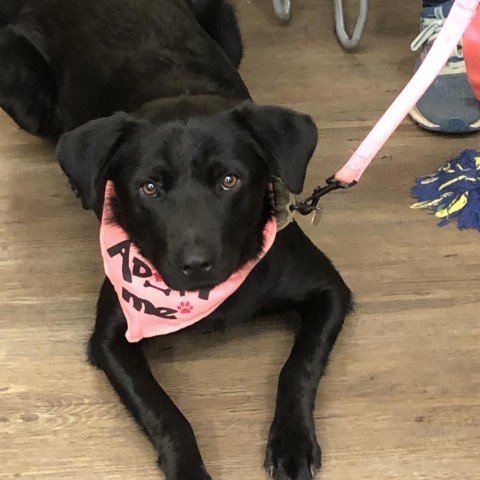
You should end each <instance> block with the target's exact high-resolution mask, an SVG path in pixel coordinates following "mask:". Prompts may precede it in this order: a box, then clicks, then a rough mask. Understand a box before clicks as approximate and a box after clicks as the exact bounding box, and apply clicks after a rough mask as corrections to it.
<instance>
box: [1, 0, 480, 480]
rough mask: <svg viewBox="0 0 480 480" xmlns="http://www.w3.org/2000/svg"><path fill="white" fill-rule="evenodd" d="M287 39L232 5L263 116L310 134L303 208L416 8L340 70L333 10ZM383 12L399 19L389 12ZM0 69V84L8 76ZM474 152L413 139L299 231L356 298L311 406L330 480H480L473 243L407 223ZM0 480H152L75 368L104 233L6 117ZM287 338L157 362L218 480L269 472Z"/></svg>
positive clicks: (229, 342) (260, 327)
mask: <svg viewBox="0 0 480 480" xmlns="http://www.w3.org/2000/svg"><path fill="white" fill-rule="evenodd" d="M293 3H294V14H293V21H292V22H291V24H290V25H289V26H287V27H283V26H280V25H279V24H278V23H277V22H276V20H275V18H274V17H273V13H272V9H271V6H270V2H269V1H268V0H264V1H263V0H262V1H259V0H257V1H255V2H253V1H250V0H240V1H239V2H238V11H239V16H240V20H241V25H242V28H243V32H244V39H245V43H246V56H245V62H244V64H243V68H242V70H243V74H244V77H245V79H246V81H247V84H248V85H249V86H250V88H251V91H252V94H253V95H254V97H255V99H256V100H257V101H258V102H262V103H276V104H282V105H288V106H291V107H294V108H297V109H299V110H302V111H305V112H308V113H310V114H312V115H313V116H314V117H315V120H316V121H317V122H318V126H319V128H320V132H321V137H320V143H319V146H318V149H317V151H316V154H315V157H314V161H313V163H312V164H311V167H310V170H309V175H308V181H307V191H309V190H310V188H312V187H313V186H315V185H317V184H318V183H319V182H321V181H322V180H323V179H324V178H325V177H327V176H329V175H330V174H332V173H333V172H334V171H335V169H337V168H338V167H339V166H340V165H341V164H342V162H343V161H344V160H345V158H346V156H347V153H348V151H349V150H350V149H352V148H355V146H357V145H358V144H359V141H360V140H361V139H362V138H363V137H364V136H365V135H366V133H367V132H368V130H369V128H370V127H371V126H372V124H373V123H374V121H375V120H376V119H377V117H378V116H379V115H380V114H381V113H382V111H383V110H384V109H385V108H386V107H387V106H388V104H389V102H390V101H391V100H392V99H393V98H394V97H395V95H396V93H397V92H398V90H399V89H400V88H401V87H402V86H403V85H404V83H405V82H406V81H407V80H408V78H409V75H410V71H411V68H412V66H413V63H414V61H415V55H414V54H412V53H411V52H410V51H409V44H410V41H411V40H412V38H413V37H414V36H415V35H416V32H417V29H418V21H417V20H418V8H419V4H420V1H419V0H418V1H417V0H405V1H403V2H401V5H399V4H398V3H399V2H384V1H382V0H373V1H372V7H371V15H370V18H369V22H368V27H367V33H366V35H365V38H364V41H363V44H362V48H361V49H360V50H359V51H358V52H357V53H355V54H351V53H350V54H347V53H344V52H343V51H342V50H341V49H340V48H339V46H338V45H337V43H336V42H335V38H334V35H333V33H332V2H331V1H330V0H294V2H293ZM392 4H393V5H392ZM0 69H1V66H0ZM469 147H478V138H476V137H475V136H473V137H472V136H470V137H456V138H453V137H446V136H443V137H442V136H437V135H431V134H428V133H425V132H423V131H421V130H420V129H418V128H417V127H416V126H414V125H413V124H412V123H410V121H408V120H407V121H405V122H404V123H403V125H402V126H401V127H400V128H399V129H398V131H397V132H396V134H395V135H394V136H393V138H392V139H391V140H390V141H389V143H388V145H387V146H386V147H385V148H384V149H383V150H382V152H381V154H380V155H379V157H378V159H377V160H376V162H375V163H374V164H373V166H372V167H371V168H370V170H369V171H368V173H367V174H366V176H365V179H364V180H363V181H362V183H361V184H360V185H359V186H357V187H356V188H355V189H353V190H350V191H348V192H340V193H335V194H332V195H331V196H329V197H328V198H326V199H325V201H324V206H325V213H324V217H323V220H322V222H321V224H320V225H319V226H318V227H312V226H310V225H309V223H308V222H307V221H303V220H302V221H301V223H302V224H303V225H304V226H305V229H306V231H307V232H308V234H309V235H310V236H311V237H312V238H313V239H314V240H315V242H316V244H317V245H319V246H320V247H321V248H322V249H324V251H325V252H326V253H327V254H328V255H329V256H330V257H331V258H332V259H333V260H334V262H335V263H336V265H337V266H338V268H339V269H340V271H341V272H342V274H343V275H344V277H345V278H346V280H347V282H348V283H349V285H350V286H351V287H352V289H353V290H354V292H355V295H356V300H357V311H356V313H355V315H353V316H352V317H351V318H350V320H349V322H348V323H347V325H346V327H345V329H344V331H343V333H342V335H341V338H340V340H339V343H338V344H337V348H336V350H335V352H334V355H333V358H332V362H331V365H330V368H329V370H328V374H327V376H326V377H325V378H324V380H323V382H322V386H321V389H320V392H319V396H318V402H317V409H316V420H317V430H318V436H319V440H320V442H321V445H322V448H323V453H324V466H323V472H322V475H320V477H321V478H322V479H325V480H334V479H335V480H367V479H368V480H389V479H398V480H405V479H415V480H417V479H418V480H479V479H480V319H479V313H478V312H479V306H480V274H479V267H480V236H479V233H478V232H459V231H458V230H457V229H456V228H455V227H454V226H449V227H447V228H443V229H440V228H437V227H436V226H435V223H436V222H435V220H434V218H432V217H431V216H429V215H428V214H426V213H425V212H418V211H412V210H410V209H409V204H410V203H411V199H410V197H409V188H410V186H411V184H412V182H413V179H414V177H415V176H417V175H421V174H425V173H429V172H432V171H433V170H435V169H436V167H437V166H439V165H440V164H441V163H443V162H444V161H446V160H447V159H449V158H450V157H451V156H453V155H455V154H456V153H458V152H459V151H460V150H462V149H464V148H469ZM0 171H1V172H2V173H1V175H0V267H1V277H2V289H1V291H0V302H1V305H2V307H1V310H0V312H1V313H0V329H1V330H0V332H1V336H0V372H1V373H0V465H1V467H0V479H2V480H3V479H39V480H47V479H48V480H54V479H68V480H73V479H75V480H78V479H82V480H83V479H86V480H90V479H92V480H96V479H99V480H113V479H115V480H116V479H119V480H120V479H122V480H131V479H142V480H145V479H154V478H162V477H161V475H159V472H158V471H157V469H156V467H155V463H154V462H155V454H154V451H153V449H152V448H151V447H150V445H149V443H148V442H147V440H145V438H144V437H143V436H142V435H141V434H140V433H139V431H138V429H137V427H136V425H135V424H134V422H133V421H132V420H131V419H130V418H129V417H128V415H127V414H126V412H125V410H124V408H123V407H122V406H121V405H120V404H119V402H118V401H117V398H116V396H115V394H114V393H113V392H112V389H111V388H110V386H109V385H108V384H107V382H106V380H105V378H104V376H103V374H101V373H100V372H97V371H95V370H94V369H93V368H91V367H90V366H89V365H88V364H87V362H86V359H85V342H86V340H87V338H88V335H89V332H90V330H91V328H92V324H93V315H94V307H95V301H96V296H97V291H98V288H99V285H100V282H101V279H102V268H101V262H100V255H99V250H98V245H97V230H98V226H97V223H96V220H95V219H94V218H93V215H92V214H89V213H86V212H83V211H82V210H81V208H80V205H79V204H78V202H77V201H76V200H75V199H74V198H73V195H72V194H71V191H70V189H69V187H68V185H67V181H66V180H65V178H64V177H63V175H62V173H61V172H60V169H59V168H58V166H57V165H56V164H55V161H54V159H53V156H52V149H51V147H50V146H49V145H47V144H46V143H44V142H43V141H40V140H38V139H34V138H32V137H30V136H28V135H26V134H25V133H23V132H21V131H19V130H18V129H17V128H16V127H15V126H14V125H13V124H12V122H11V121H10V120H9V119H8V118H7V117H6V116H5V115H0ZM290 345H291V332H290V330H289V329H288V328H287V327H286V325H285V324H284V323H283V322H281V321H272V320H262V321H259V322H257V323H255V324H251V325H246V326H243V327H241V328H238V329H237V330H234V331H231V332H228V333H227V334H225V335H221V334H214V335H203V336H202V335H193V334H190V333H187V334H181V335H180V336H179V337H176V338H175V341H174V342H172V341H171V340H170V339H166V340H164V341H162V342H159V345H158V350H156V351H154V352H152V357H153V360H152V362H153V365H154V370H155V373H156V375H157V376H158V378H159V379H161V383H162V385H163V386H164V387H165V388H166V390H167V391H168V392H169V393H170V394H171V395H172V397H173V398H174V399H175V401H176V402H177V404H178V405H179V406H180V408H181V409H182V410H183V411H184V412H185V413H186V415H187V416H188V418H189V419H190V420H191V422H192V424H193V426H194V428H195V430H196V432H197V436H198V440H199V443H200V446H201V449H202V452H203V455H204V458H205V461H206V464H207V466H208V469H209V471H210V473H211V475H212V477H213V479H214V480H257V479H263V478H266V477H265V474H264V472H263V470H262V468H261V465H262V462H263V453H264V448H265V440H266V435H267V429H268V426H269V422H270V420H271V417H272V413H273V406H274V392H275V386H276V379H277V374H278V372H279V370H280V367H281V365H282V363H283V361H284V359H285V358H286V356H287V354H288V351H289V348H290Z"/></svg>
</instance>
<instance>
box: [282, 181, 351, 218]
mask: <svg viewBox="0 0 480 480" xmlns="http://www.w3.org/2000/svg"><path fill="white" fill-rule="evenodd" d="M325 182H326V183H327V184H326V185H325V186H323V187H320V186H318V187H316V188H315V189H314V190H313V193H312V194H311V195H310V196H309V197H307V198H306V199H305V200H302V201H301V202H296V203H295V204H294V205H291V206H290V210H292V211H296V212H298V213H300V214H301V215H309V214H310V213H312V212H313V211H315V213H317V211H318V210H320V209H321V207H318V206H317V205H318V202H319V201H320V198H322V197H323V196H324V195H326V194H327V193H330V192H333V191H334V190H339V189H347V188H351V187H353V186H354V185H356V184H357V182H356V180H354V181H353V182H352V183H343V182H341V181H340V180H337V179H336V178H335V175H332V176H331V177H328V178H327V179H326V180H325Z"/></svg>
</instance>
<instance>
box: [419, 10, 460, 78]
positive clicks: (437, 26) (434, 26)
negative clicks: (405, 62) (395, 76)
mask: <svg viewBox="0 0 480 480" xmlns="http://www.w3.org/2000/svg"><path fill="white" fill-rule="evenodd" d="M444 22H445V19H444V18H423V19H422V26H423V27H424V28H422V31H421V32H420V33H419V34H418V35H417V37H416V38H415V39H414V40H413V42H412V43H411V45H410V48H411V50H412V51H413V52H416V51H417V50H420V49H421V48H422V47H423V46H424V45H425V44H427V43H433V42H434V41H435V40H436V38H437V37H438V34H439V33H440V30H441V29H442V26H443V24H444ZM452 57H453V58H451V59H450V60H449V62H448V63H447V65H446V66H445V67H446V68H448V69H450V70H460V69H464V68H465V64H464V60H463V47H462V43H461V42H460V43H459V44H458V45H457V48H456V49H455V51H454V53H453V55H452Z"/></svg>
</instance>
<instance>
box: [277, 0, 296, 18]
mask: <svg viewBox="0 0 480 480" xmlns="http://www.w3.org/2000/svg"><path fill="white" fill-rule="evenodd" d="M273 9H274V10H275V15H276V16H277V17H278V18H279V19H280V20H281V21H282V22H283V23H287V22H288V21H289V20H290V15H291V10H292V4H291V1H290V0H273Z"/></svg>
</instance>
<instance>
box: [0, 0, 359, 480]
mask: <svg viewBox="0 0 480 480" xmlns="http://www.w3.org/2000/svg"><path fill="white" fill-rule="evenodd" d="M4 1H5V0H4ZM187 2H188V3H184V1H183V0H130V1H129V2H124V1H120V0H68V1H65V0H28V1H27V2H26V4H25V6H24V8H23V10H22V11H21V12H20V14H19V15H18V17H16V14H17V13H18V2H13V1H6V4H5V5H4V6H3V7H2V8H3V9H2V10H0V15H2V14H3V16H0V19H1V18H3V19H4V23H7V20H8V21H9V22H10V23H13V25H12V24H10V25H8V26H4V27H3V28H2V29H0V65H1V68H2V76H1V78H0V105H1V106H2V107H3V108H4V109H5V110H6V111H7V113H9V114H10V115H11V116H12V118H13V119H14V120H15V121H16V122H17V123H18V124H19V125H20V126H21V127H22V128H24V129H25V130H27V131H29V132H31V133H33V134H37V135H41V136H44V137H48V138H51V139H53V140H54V141H57V140H59V142H58V146H57V154H58V158H59V161H60V165H61V167H62V168H63V170H64V171H65V173H66V174H67V176H68V177H69V179H70V181H71V183H72V186H73V188H74V189H75V190H76V192H77V194H78V195H79V196H80V197H81V199H82V202H83V205H84V207H85V208H91V209H94V210H95V211H96V213H97V215H100V214H101V211H102V202H103V195H104V189H105V184H106V181H107V180H111V181H113V183H114V185H115V190H116V194H117V197H116V199H115V203H114V219H113V221H116V222H117V223H119V224H120V225H121V226H122V227H123V228H124V229H125V230H126V231H127V232H128V233H129V235H130V238H131V239H132V241H133V242H135V244H136V245H137V246H138V247H139V249H140V251H141V252H142V254H143V255H144V256H145V257H146V258H148V259H149V261H150V262H151V263H152V264H153V265H154V266H155V267H156V269H157V270H158V271H159V272H160V273H161V275H162V277H163V278H164V280H165V281H166V283H167V284H168V285H169V287H171V288H174V289H177V290H204V289H209V288H212V287H214V286H215V285H218V284H219V283H221V282H222V281H224V280H225V279H226V278H227V277H229V276H230V274H231V273H232V272H234V271H236V270H237V269H238V268H240V267H241V266H242V265H243V264H245V263H246V262H247V261H249V260H251V259H253V258H255V257H256V256H257V255H258V253H259V252H260V250H261V248H262V245H263V235H262V232H263V228H264V226H265V224H266V222H267V221H268V220H269V218H270V217H271V215H272V208H271V204H270V196H269V194H268V187H267V186H268V184H269V180H270V178H271V176H276V177H280V178H281V179H282V180H283V182H284V184H285V185H287V186H288V187H289V189H290V190H292V191H293V192H297V193H298V192H300V191H301V190H302V188H303V183H304V178H305V172H306V168H307V165H308V162H309V160H310V158H311V156H312V154H313V151H314V149H315V146H316V143H317V130H316V127H315V125H314V123H313V121H312V120H311V118H310V117H308V116H307V115H302V114H300V113H297V112H294V111H292V110H289V109H285V108H280V107H270V106H257V105H255V104H254V103H253V102H252V101H251V99H250V96H249V93H248V90H247V88H246V87H245V85H244V83H243V81H242V79H241V77H240V76H239V74H238V71H237V67H238V65H239V64H240V61H241V56H242V44H241V39H240V33H239V29H238V25H237V21H236V18H235V14H234V12H233V9H232V7H231V6H229V5H228V4H226V3H225V2H224V1H223V0H187ZM7 11H8V12H9V13H8V16H7ZM5 19H7V20H5ZM12 19H13V20H12ZM106 19H108V21H106ZM228 175H229V176H232V175H234V176H236V177H238V179H239V182H238V183H237V184H236V186H235V187H234V188H232V189H231V190H225V189H223V188H222V186H221V182H222V179H224V178H225V176H228ZM145 182H151V183H153V184H154V185H155V187H156V188H157V190H158V192H157V194H156V195H155V196H153V197H146V196H145V195H144V194H142V193H141V191H142V190H141V188H142V185H143V184H144V183H145ZM205 266H208V268H206V267H205ZM204 267H205V268H204ZM350 308H351V295H350V291H349V289H348V287H347V286H346V285H345V283H344V282H343V280H342V279H341V277H340V275H339V274H338V273H337V271H336V270H335V268H334V267H333V266H332V264H331V263H330V261H329V260H328V259H327V258H326V257H325V256H324V255H323V254H322V253H321V252H320V251H319V250H318V249H317V248H316V247H315V246H314V245H313V244H312V243H311V242H310V240H309V239H308V238H307V237H306V236H305V235H304V233H303V232H302V231H301V230H300V228H299V227H298V226H297V225H296V223H292V224H290V225H289V226H288V227H286V228H285V229H284V230H282V231H281V232H279V234H278V235H277V238H276V240H275V243H274V245H273V247H272V249H271V250H270V251H269V252H268V254H267V255H266V256H265V257H264V258H263V259H262V260H261V261H260V262H259V263H258V265H257V266H256V267H255V268H254V270H253V271H252V272H251V274H250V275H249V276H248V278H247V280H246V281H245V282H244V283H243V284H242V286H241V287H240V288H239V289H238V290H237V292H235V293H234V294H233V295H232V296H231V297H229V298H228V299H227V300H226V301H225V302H224V303H223V304H222V305H221V306H220V307H219V308H218V309H217V310H216V311H215V312H214V313H213V314H211V315H210V316H209V317H207V318H206V319H204V320H202V323H208V322H214V323H216V324H223V325H228V324H231V323H234V322H238V321H243V320H246V319H249V318H251V317H255V316H256V315H260V314H264V313H268V312H273V311H283V310H286V309H289V310H292V309H293V310H295V311H296V312H297V313H298V315H299V318H300V327H299V330H298V334H297V337H296V339H295V344H294V346H293V349H292V352H291V354H290V357H289V358H288V360H287V362H286V364H285V366H284V367H283V369H282V372H281V374H280V379H279V385H278V395H277V405H276V410H275V416H274V420H273V422H272V427H271V429H270V435H269V439H268V445H267V454H266V459H265V467H266V468H267V470H269V471H270V472H271V475H272V478H274V479H275V480H294V479H295V480H306V479H310V478H311V477H312V472H313V471H314V470H315V469H317V468H319V467H320V461H321V458H320V457H321V455H320V448H319V446H318V443H317V440H316V434H315V426H314V421H313V409H314V404H315V396H316V392H317V387H318V382H319V380H320V377H321V375H322V373H323V372H324V370H325V368H326V366H327V363H328V357H329V354H330V351H331V349H332V347H333V345H334V343H335V340H336V338H337V335H338V334H339V332H340V330H341V328H342V325H343V322H344V319H345V316H346V315H347V313H348V311H349V310H350ZM125 331H126V322H125V318H124V315H123V313H122V311H121V308H120V305H119V302H118V299H117V296H116V294H115V291H114V289H113V287H112V285H111V284H110V282H109V281H108V280H107V279H106V280H105V282H104V284H103V286H102V289H101V292H100V297H99V301H98V308H97V321H96V326H95V330H94V332H93V335H92V337H91V340H90V344H89V357H90V361H91V362H92V363H93V364H94V365H96V366H97V367H99V368H101V369H102V370H103V371H104V372H105V373H106V375H107V376H108V378H109V380H110V382H111V383H112V385H113V387H114V388H115V390H116V391H117V393H118V394H119V396H120V398H121V399H122V401H123V403H124V404H125V405H126V406H127V408H128V409H129V410H130V412H131V413H132V415H133V416H134V417H135V418H136V419H137V421H138V422H139V424H140V425H141V426H142V428H143V429H144V430H145V432H146V433H147V435H148V436H149V437H150V439H151V441H152V442H153V444H154V445H155V447H156V449H157V451H158V460H159V464H160V466H161V468H162V469H163V470H164V472H165V474H166V477H167V479H168V480H206V479H209V478H210V477H209V475H208V473H207V471H206V469H205V466H204V464H203V460H202V458H201V455H200V452H199V449H198V446H197V443H196V440H195V436H194V433H193V431H192V428H191V427H190V424H189V423H188V421H187V420H186V419H185V417H184V416H183V415H182V414H181V412H180V411H179V410H178V409H177V407H176V406H175V405H174V404H173V402H172V401H171V400H170V398H169V397H168V396H167V394H166V393H165V392H164V391H163V390H162V389H161V387H160V386H159V385H158V383H157V382H156V380H155V379H154V378H153V376H152V374H151V372H150V369H149V366H148V364H147V362H146V360H145V357H144V354H143V351H142V346H141V344H131V343H128V342H127V340H126V338H125Z"/></svg>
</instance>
